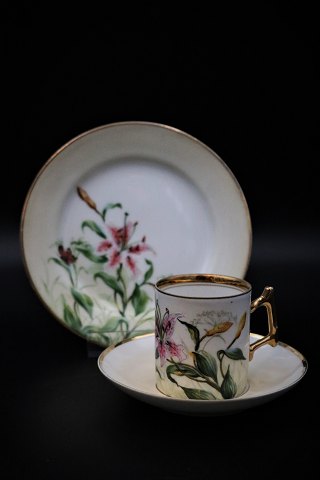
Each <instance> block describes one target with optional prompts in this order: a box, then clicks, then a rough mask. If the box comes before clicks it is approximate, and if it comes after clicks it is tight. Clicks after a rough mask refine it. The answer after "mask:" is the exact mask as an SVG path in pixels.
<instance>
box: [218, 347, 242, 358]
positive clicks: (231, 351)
mask: <svg viewBox="0 0 320 480" xmlns="http://www.w3.org/2000/svg"><path fill="white" fill-rule="evenodd" d="M222 351H223V352H224V354H225V356H226V357H228V358H231V360H245V359H246V357H245V356H244V355H243V353H242V350H241V349H240V348H228V349H227V350H222Z"/></svg>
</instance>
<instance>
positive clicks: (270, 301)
mask: <svg viewBox="0 0 320 480" xmlns="http://www.w3.org/2000/svg"><path fill="white" fill-rule="evenodd" d="M262 306H263V307H265V308H266V309H267V315H268V328H269V332H268V335H266V336H265V337H263V338H260V339H259V340H257V341H256V342H254V343H252V344H251V345H250V352H249V360H252V358H253V355H254V352H255V351H256V350H257V349H258V348H260V347H262V345H267V344H269V345H271V346H272V347H275V346H276V345H277V342H278V325H277V317H276V310H275V305H274V291H273V287H265V288H264V290H263V292H262V294H261V295H260V297H258V298H256V299H255V300H253V301H252V302H251V313H253V312H254V311H255V310H257V308H259V307H262Z"/></svg>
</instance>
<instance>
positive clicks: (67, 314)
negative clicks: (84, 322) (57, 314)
mask: <svg viewBox="0 0 320 480" xmlns="http://www.w3.org/2000/svg"><path fill="white" fill-rule="evenodd" d="M63 318H64V321H65V323H66V324H67V325H68V326H69V327H72V328H75V329H78V328H79V327H81V321H80V319H79V317H78V316H77V315H75V313H74V312H73V310H72V309H71V308H70V307H69V305H67V304H66V303H65V304H64V307H63Z"/></svg>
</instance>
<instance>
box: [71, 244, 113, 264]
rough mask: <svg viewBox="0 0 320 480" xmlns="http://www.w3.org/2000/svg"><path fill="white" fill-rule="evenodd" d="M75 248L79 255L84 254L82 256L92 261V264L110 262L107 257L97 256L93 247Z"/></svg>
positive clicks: (77, 246) (79, 246) (80, 246)
mask: <svg viewBox="0 0 320 480" xmlns="http://www.w3.org/2000/svg"><path fill="white" fill-rule="evenodd" d="M75 248H76V250H77V251H78V252H79V253H82V255H84V256H85V257H86V258H88V260H91V262H94V263H106V262H107V261H108V257H107V256H106V255H95V254H94V253H93V251H92V248H91V247H88V246H82V245H75Z"/></svg>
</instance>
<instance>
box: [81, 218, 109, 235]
mask: <svg viewBox="0 0 320 480" xmlns="http://www.w3.org/2000/svg"><path fill="white" fill-rule="evenodd" d="M85 227H87V228H90V230H92V231H93V232H94V233H96V234H97V235H99V237H102V238H107V236H106V234H105V233H104V231H103V230H101V228H100V227H99V225H97V224H96V222H94V221H93V220H85V221H84V222H82V224H81V229H82V230H84V229H85Z"/></svg>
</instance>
